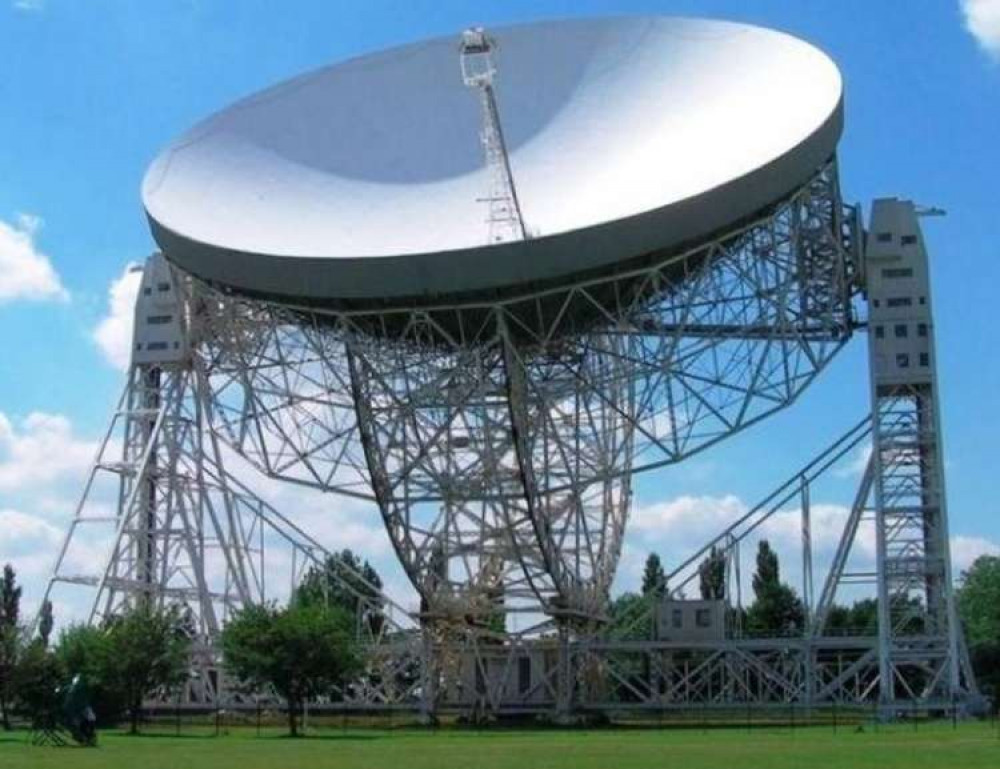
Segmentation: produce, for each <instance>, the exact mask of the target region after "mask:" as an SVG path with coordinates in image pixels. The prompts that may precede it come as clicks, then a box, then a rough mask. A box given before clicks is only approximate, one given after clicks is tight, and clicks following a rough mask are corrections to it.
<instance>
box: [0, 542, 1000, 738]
mask: <svg viewBox="0 0 1000 769" xmlns="http://www.w3.org/2000/svg"><path fill="white" fill-rule="evenodd" d="M345 566H347V567H349V568H348V569H346V570H345V568H344V567H345ZM350 575H356V576H355V577H354V578H353V580H352V578H351V576H350ZM725 580H726V563H725V554H724V553H723V552H722V551H720V550H713V551H711V552H710V553H709V554H708V555H707V556H706V558H705V559H704V561H703V562H702V563H701V565H700V568H699V570H698V590H699V595H700V597H701V598H703V599H706V600H723V599H724V598H725V597H726V587H725ZM380 588H381V580H380V579H379V577H378V574H377V573H376V572H375V570H374V569H373V568H372V567H371V566H370V565H369V564H368V563H367V562H362V561H361V560H360V559H359V558H358V557H357V556H355V555H354V554H353V553H351V552H350V551H349V550H345V551H343V552H342V553H339V554H336V555H334V556H331V557H330V558H329V559H328V560H327V561H326V562H325V563H323V564H318V565H316V566H314V567H313V568H312V569H311V570H310V571H309V572H307V574H306V576H305V578H304V579H303V581H302V583H301V584H300V586H299V587H298V589H297V590H296V591H295V593H294V594H293V596H292V597H291V600H290V601H289V602H288V604H287V606H284V607H279V606H277V605H275V604H265V605H255V606H247V607H244V608H243V609H241V610H240V611H238V612H236V613H235V614H234V616H232V617H231V618H230V619H229V620H228V621H227V623H226V625H225V627H224V630H223V633H222V652H223V663H224V668H225V670H226V671H227V673H228V674H229V675H230V676H231V677H232V678H233V679H234V680H235V681H237V682H239V684H240V685H241V686H244V687H245V688H246V690H247V691H248V692H253V693H255V694H257V693H261V692H268V691H270V692H273V693H274V694H275V695H277V696H278V697H280V698H281V699H282V700H283V701H284V702H285V703H286V706H287V712H288V727H289V732H290V733H291V734H292V735H297V734H298V733H299V720H300V716H301V713H302V711H303V708H304V705H305V703H307V702H309V701H312V700H315V699H316V698H323V697H325V698H328V699H331V700H333V699H336V698H337V697H338V696H340V695H338V692H341V693H342V692H343V691H344V687H345V686H347V685H348V682H349V681H351V680H354V679H355V678H356V677H357V676H358V675H359V673H360V672H361V671H362V669H363V667H364V664H365V659H364V651H363V648H361V646H360V645H359V643H358V642H357V638H358V631H359V628H360V629H364V630H366V631H368V632H369V633H374V634H378V632H379V631H380V630H381V629H382V625H383V623H384V617H383V616H382V613H381V604H380V602H379V598H378V596H379V590H380ZM752 588H753V595H754V600H753V602H752V603H751V604H750V605H749V606H748V607H747V608H746V609H745V610H742V614H741V615H739V616H738V617H736V616H731V619H738V620H739V621H740V622H742V624H743V627H744V628H745V631H746V632H747V633H748V634H751V635H770V636H775V635H790V634H796V633H801V632H802V631H803V629H804V623H805V611H804V607H803V604H802V601H801V599H800V598H799V597H798V596H797V595H796V593H795V590H794V589H793V588H792V587H791V586H789V585H787V584H786V583H784V582H782V580H781V571H780V564H779V561H778V556H777V553H776V552H775V551H774V550H773V548H772V547H771V546H770V544H769V543H767V542H766V541H762V542H761V543H760V544H759V546H758V550H757V555H756V568H755V572H754V575H753V580H752ZM641 591H642V594H643V595H637V594H634V593H626V594H624V595H622V596H620V597H619V598H617V599H616V600H615V601H614V603H613V607H612V623H613V624H614V625H619V626H622V627H626V626H631V627H633V630H632V632H633V633H634V637H635V638H649V637H651V636H650V635H649V632H650V628H648V627H646V628H643V627H639V626H637V625H636V624H635V623H634V622H633V620H635V619H636V618H639V617H643V616H646V615H645V614H644V613H643V604H644V603H647V602H648V599H649V598H650V597H652V598H657V597H661V596H664V595H666V593H667V591H668V585H667V583H666V577H665V573H664V570H663V566H662V563H661V561H660V559H659V557H658V556H657V555H655V554H651V555H650V556H649V558H648V559H647V561H646V566H645V569H644V572H643V579H642V586H641ZM20 601H21V588H20V586H18V584H17V579H16V575H15V573H14V570H13V568H12V567H11V566H10V565H7V566H5V567H4V569H3V576H2V578H0V720H2V726H3V728H4V729H10V728H11V727H12V723H11V715H12V714H13V713H14V712H18V713H20V714H22V715H24V716H25V717H26V718H28V719H29V720H30V721H31V723H32V725H33V727H35V728H47V727H51V726H53V725H56V724H58V723H60V722H62V721H64V720H65V718H66V707H67V691H68V690H70V688H71V687H75V691H77V692H79V691H80V688H79V687H80V686H81V685H82V686H85V699H86V701H87V702H88V703H89V704H90V706H91V707H92V708H93V711H94V717H95V719H96V722H97V723H98V724H100V725H112V724H116V723H120V722H121V721H123V720H125V721H127V723H128V724H129V728H130V730H131V731H133V732H136V731H138V730H139V728H140V723H141V715H142V706H143V703H144V702H146V701H147V700H148V699H149V698H150V697H153V696H156V695H161V696H162V695H167V694H169V693H170V692H171V691H176V690H177V687H180V686H183V685H184V684H185V683H186V681H187V678H188V675H189V670H190V662H189V660H190V656H189V655H190V651H191V644H192V640H193V637H194V630H193V628H192V627H191V620H190V617H187V616H185V614H184V612H183V610H181V609H180V608H178V607H176V606H174V607H159V606H156V605H154V604H153V602H151V601H141V600H140V601H138V602H137V603H135V604H134V605H132V606H131V607H129V608H128V609H127V610H125V611H123V612H121V613H119V614H117V615H116V616H115V617H114V618H113V619H111V620H110V621H108V622H105V623H102V624H100V625H70V626H69V627H67V628H65V629H64V630H62V632H61V633H60V634H59V637H58V639H56V640H55V641H54V642H53V641H52V639H51V634H52V629H53V616H52V606H51V604H46V605H44V606H43V607H42V610H41V612H40V615H39V621H38V623H37V627H36V629H35V632H34V633H33V634H29V632H28V629H27V627H26V625H25V623H24V622H23V621H22V618H21V616H20ZM957 601H958V609H959V613H960V617H961V620H962V623H963V625H964V628H965V633H966V639H967V642H968V644H969V648H970V651H971V656H972V660H973V665H974V668H975V670H976V674H977V677H978V680H979V683H980V686H981V688H982V689H983V691H984V693H985V694H987V695H989V696H992V697H994V698H996V697H997V695H998V693H1000V557H995V556H983V557H981V558H979V559H977V560H976V561H975V562H974V563H973V564H972V566H971V568H970V569H969V570H968V571H966V572H964V573H963V575H962V577H961V580H960V587H959V589H958V591H957ZM728 610H729V611H730V612H735V611H736V610H735V609H733V608H732V607H730V608H729V609H728ZM630 623H631V625H630ZM876 631H877V618H876V605H875V601H874V600H872V599H864V600H860V601H857V602H855V603H854V604H853V605H852V606H838V607H834V608H833V610H832V611H831V612H830V615H829V617H828V624H827V632H833V633H836V632H843V633H850V634H856V635H874V634H875V633H876Z"/></svg>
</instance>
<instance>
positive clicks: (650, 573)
mask: <svg viewBox="0 0 1000 769" xmlns="http://www.w3.org/2000/svg"><path fill="white" fill-rule="evenodd" d="M666 592H667V575H666V574H665V573H664V571H663V564H662V563H661V562H660V556H658V555H657V554H656V553H650V554H649V556H648V557H647V558H646V567H645V569H643V572H642V594H643V595H654V596H662V595H665V594H666Z"/></svg>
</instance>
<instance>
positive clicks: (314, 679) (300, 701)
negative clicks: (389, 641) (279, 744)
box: [222, 602, 359, 737]
mask: <svg viewBox="0 0 1000 769" xmlns="http://www.w3.org/2000/svg"><path fill="white" fill-rule="evenodd" d="M351 624H352V623H351V618H350V617H349V616H348V614H347V613H346V612H345V611H344V609H343V608H341V607H338V606H326V605H323V604H321V603H302V602H292V603H291V604H290V605H289V606H288V607H287V608H284V609H279V608H277V607H275V606H273V605H255V606H247V607H246V608H244V609H243V610H241V611H240V612H238V613H237V614H236V616H235V617H234V618H233V619H231V620H230V621H229V622H228V623H227V624H226V626H225V628H224V629H223V631H222V651H223V656H224V659H225V664H226V667H227V669H228V670H229V671H230V672H231V673H233V675H235V676H236V678H238V679H240V680H241V681H243V682H244V683H245V684H248V685H250V686H253V687H256V688H263V687H266V686H271V687H273V688H274V690H275V691H276V692H277V693H278V694H279V695H280V696H281V697H283V698H284V699H285V701H286V702H287V703H288V729H289V733H290V734H291V736H293V737H297V736H298V734H299V730H298V716H299V713H300V712H301V711H302V707H303V705H304V704H305V703H306V702H308V701H309V700H310V699H313V698H315V697H319V696H321V695H324V694H328V693H330V690H331V689H332V688H333V687H334V686H336V685H337V684H341V683H343V682H344V681H346V680H347V679H348V678H349V676H350V675H351V674H353V673H354V672H355V671H356V670H358V668H359V660H358V657H357V654H356V650H355V644H354V643H353V638H352V633H351Z"/></svg>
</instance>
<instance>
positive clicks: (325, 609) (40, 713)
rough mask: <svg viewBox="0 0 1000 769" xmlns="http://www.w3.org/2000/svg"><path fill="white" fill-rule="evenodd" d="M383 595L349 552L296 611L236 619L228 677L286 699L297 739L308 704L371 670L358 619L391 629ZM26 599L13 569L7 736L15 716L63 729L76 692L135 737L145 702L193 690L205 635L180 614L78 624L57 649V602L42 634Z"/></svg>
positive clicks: (135, 612) (1, 654) (257, 611)
mask: <svg viewBox="0 0 1000 769" xmlns="http://www.w3.org/2000/svg"><path fill="white" fill-rule="evenodd" d="M345 567H346V568H345ZM352 574H353V575H357V576H356V577H355V578H354V580H353V582H352V578H351V575H352ZM380 588H381V580H380V579H379V577H378V574H377V573H376V572H375V570H374V569H373V568H372V567H371V565H370V564H368V563H367V562H362V561H361V560H360V559H359V558H358V557H357V556H355V555H354V554H353V553H352V552H351V551H350V550H345V551H343V552H341V553H338V554H335V555H332V556H330V557H329V558H328V559H327V561H326V562H325V563H323V564H318V565H316V566H314V567H312V568H311V569H310V570H309V571H308V572H307V573H306V575H305V577H304V579H303V581H302V583H301V584H300V586H299V588H298V589H297V590H296V591H295V593H294V595H293V596H292V598H291V600H290V601H289V602H288V605H287V606H284V607H279V606H277V605H276V604H263V605H252V606H247V607H244V608H242V609H241V610H239V611H237V612H235V613H234V615H233V616H232V617H231V618H230V619H229V621H228V622H226V624H225V626H224V629H223V633H222V652H223V663H224V668H225V670H226V672H227V673H228V674H229V675H230V676H231V677H232V678H233V679H234V681H235V682H237V683H238V685H239V686H242V687H244V688H246V689H247V690H248V691H253V692H262V691H271V692H274V694H276V695H277V696H278V697H280V698H281V699H282V700H284V701H285V703H286V704H287V709H288V717H289V732H290V733H291V734H292V735H297V734H298V732H299V717H300V714H301V713H302V709H303V707H304V704H305V703H306V702H308V701H310V700H313V699H315V698H317V697H322V696H331V695H333V694H334V690H335V689H336V688H337V687H341V686H343V685H344V684H345V682H346V681H347V680H349V679H350V678H351V677H352V676H353V675H356V674H357V672H358V671H359V670H360V669H361V667H362V665H363V659H362V655H361V650H360V649H359V648H358V644H357V643H356V641H355V638H356V630H357V623H358V622H359V621H360V622H363V623H366V624H367V625H368V628H369V630H371V631H372V632H377V631H378V630H379V629H380V627H381V624H382V622H383V617H382V615H381V612H380V604H379V600H378V594H379V589H380ZM21 593H22V590H21V587H20V586H19V585H18V584H17V578H16V575H15V573H14V569H13V568H12V567H11V566H10V565H9V564H8V565H6V566H5V567H4V570H3V577H2V579H0V723H2V727H3V729H5V730H10V729H11V728H12V726H13V724H12V715H14V714H15V713H18V714H20V715H22V716H23V717H24V718H26V719H27V720H29V721H30V723H31V725H32V728H33V729H41V730H48V729H55V728H59V727H60V726H62V725H64V724H65V723H66V720H67V717H68V713H67V707H68V700H69V697H68V694H69V692H70V691H71V689H72V690H73V691H74V692H77V693H80V692H81V691H82V693H80V695H79V696H80V697H82V699H83V701H84V702H85V703H86V705H87V706H89V708H90V709H92V711H93V716H94V719H95V721H96V724H98V725H101V726H111V725H116V724H118V723H121V722H122V721H126V722H127V723H128V725H129V730H130V732H132V733H136V732H138V731H139V728H140V723H141V716H142V708H143V703H144V702H146V701H148V700H149V698H151V697H155V696H157V695H159V696H161V697H164V698H166V697H168V696H169V695H170V693H172V692H175V691H177V690H178V687H182V686H184V685H185V684H186V683H187V681H188V676H189V673H190V658H191V657H190V653H191V647H192V642H193V640H194V637H195V629H194V628H193V627H192V626H191V625H192V623H191V618H190V616H189V615H188V614H187V613H185V612H184V611H183V609H182V608H181V607H178V606H158V605H156V604H155V603H154V602H153V601H144V600H138V601H136V602H135V603H134V604H132V605H130V606H128V607H126V608H125V609H124V610H122V611H121V612H119V613H117V614H116V615H115V616H114V617H113V618H112V619H110V620H109V621H107V622H104V623H101V624H96V625H90V624H74V625H70V626H69V627H67V628H65V629H64V630H62V632H61V633H60V634H59V637H58V639H56V640H55V641H54V642H53V641H52V639H51V638H50V636H51V633H52V628H53V624H54V620H53V616H52V606H51V604H49V603H46V604H45V605H44V606H43V607H42V611H41V612H40V616H39V621H38V623H37V625H38V626H37V629H36V630H35V632H34V633H31V632H30V630H29V628H28V626H27V624H26V623H25V622H24V621H23V620H22V617H21V609H20V604H21Z"/></svg>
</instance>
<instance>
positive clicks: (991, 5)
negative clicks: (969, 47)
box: [961, 0, 1000, 59]
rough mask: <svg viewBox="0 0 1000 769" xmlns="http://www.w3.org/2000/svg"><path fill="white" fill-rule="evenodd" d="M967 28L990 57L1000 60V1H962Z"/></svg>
mask: <svg viewBox="0 0 1000 769" xmlns="http://www.w3.org/2000/svg"><path fill="white" fill-rule="evenodd" d="M961 3H962V15H963V16H964V17H965V26H966V28H968V30H969V32H971V33H972V36H973V37H975V38H976V40H977V41H978V42H979V45H980V46H982V48H983V50H985V51H986V52H987V53H989V54H990V55H992V56H994V57H996V58H998V59H1000V0H961Z"/></svg>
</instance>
